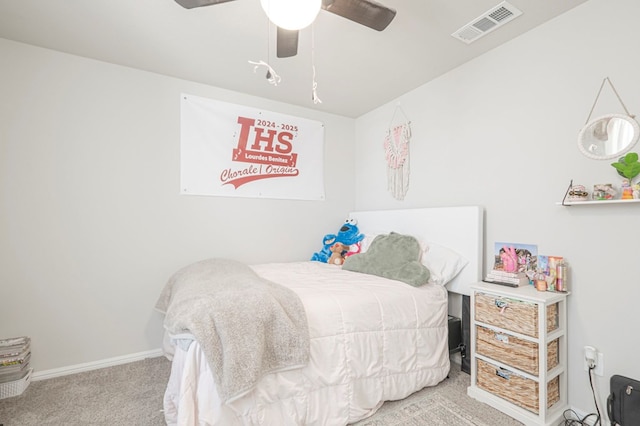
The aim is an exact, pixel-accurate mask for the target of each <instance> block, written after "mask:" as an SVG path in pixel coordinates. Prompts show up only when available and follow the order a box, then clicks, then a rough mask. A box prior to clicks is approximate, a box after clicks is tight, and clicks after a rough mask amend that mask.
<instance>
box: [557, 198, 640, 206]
mask: <svg viewBox="0 0 640 426" xmlns="http://www.w3.org/2000/svg"><path fill="white" fill-rule="evenodd" d="M634 203H640V200H637V199H634V200H590V201H565V202H564V204H563V203H562V201H558V202H557V203H556V205H558V206H584V205H593V204H602V205H604V204H634Z"/></svg>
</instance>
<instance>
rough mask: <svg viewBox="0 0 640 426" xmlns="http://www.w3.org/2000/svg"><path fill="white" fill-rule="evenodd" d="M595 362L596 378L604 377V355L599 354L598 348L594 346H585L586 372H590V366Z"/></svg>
mask: <svg viewBox="0 0 640 426" xmlns="http://www.w3.org/2000/svg"><path fill="white" fill-rule="evenodd" d="M591 362H593V363H594V364H595V368H594V369H593V372H594V373H596V376H603V375H604V354H603V353H602V352H598V351H597V350H596V348H594V347H593V346H585V347H584V370H585V371H589V365H590V363H591Z"/></svg>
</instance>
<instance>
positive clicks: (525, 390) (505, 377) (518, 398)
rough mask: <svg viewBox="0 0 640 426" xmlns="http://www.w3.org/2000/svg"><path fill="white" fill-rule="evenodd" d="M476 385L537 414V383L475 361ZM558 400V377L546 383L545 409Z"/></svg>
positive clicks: (508, 371) (486, 363) (483, 362)
mask: <svg viewBox="0 0 640 426" xmlns="http://www.w3.org/2000/svg"><path fill="white" fill-rule="evenodd" d="M476 366H477V384H478V387H479V388H481V389H484V390H486V391H487V392H491V393H492V394H494V395H496V396H499V397H500V398H503V399H506V400H507V401H509V402H511V403H513V404H515V405H518V406H520V407H522V408H525V409H527V410H529V411H532V412H534V413H536V414H538V405H539V401H538V385H539V384H538V382H536V381H535V380H531V379H527V378H526V377H523V376H520V375H518V374H517V373H515V372H513V371H510V370H506V369H504V368H500V367H497V366H495V365H492V364H490V363H488V362H485V361H483V360H481V359H478V360H477V364H476ZM559 400H560V380H559V378H558V376H556V377H554V378H553V379H552V380H550V381H549V382H548V383H547V408H549V407H551V406H552V405H553V404H555V403H556V402H558V401H559Z"/></svg>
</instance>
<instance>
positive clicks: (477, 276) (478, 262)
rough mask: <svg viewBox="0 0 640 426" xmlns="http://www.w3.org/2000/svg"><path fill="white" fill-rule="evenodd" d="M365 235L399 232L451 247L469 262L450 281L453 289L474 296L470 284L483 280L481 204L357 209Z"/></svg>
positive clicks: (449, 284)
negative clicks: (401, 208)
mask: <svg viewBox="0 0 640 426" xmlns="http://www.w3.org/2000/svg"><path fill="white" fill-rule="evenodd" d="M349 217H351V218H355V219H357V221H358V228H359V229H360V232H361V233H363V234H365V235H366V234H381V233H385V234H386V233H389V232H397V233H400V234H407V235H413V236H414V237H416V238H418V239H420V240H422V241H425V242H427V243H428V242H434V243H438V244H440V245H442V246H445V247H448V248H450V249H452V250H455V251H456V252H458V253H460V254H461V255H462V256H464V257H465V258H466V259H467V260H468V261H469V263H468V264H467V266H465V267H464V269H463V270H462V271H461V272H460V273H459V274H458V275H457V276H456V277H455V278H454V279H453V280H452V281H450V282H449V283H448V284H447V289H448V290H449V291H451V292H454V293H458V294H464V295H470V294H471V289H470V285H471V284H474V283H476V282H478V281H481V280H482V259H483V256H482V248H483V246H484V242H483V210H482V207H479V206H465V207H433V208H418V209H405V210H377V211H375V210H372V211H355V212H352V213H350V215H349Z"/></svg>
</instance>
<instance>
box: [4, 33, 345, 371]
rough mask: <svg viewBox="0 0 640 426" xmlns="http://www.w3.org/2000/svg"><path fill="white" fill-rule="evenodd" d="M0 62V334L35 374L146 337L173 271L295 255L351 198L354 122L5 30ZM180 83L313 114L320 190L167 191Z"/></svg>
mask: <svg viewBox="0 0 640 426" xmlns="http://www.w3.org/2000/svg"><path fill="white" fill-rule="evenodd" d="M0 57H1V58H2V64H3V65H2V66H1V67H0V338H1V337H5V338H6V337H13V336H19V335H28V336H30V337H31V338H32V354H33V355H32V365H33V367H34V368H35V370H36V372H40V371H42V370H51V369H60V368H64V367H68V366H73V365H76V364H84V363H92V362H96V361H99V360H104V359H109V358H115V357H121V356H125V355H129V354H134V353H138V352H146V351H149V350H154V349H157V348H160V346H161V336H162V322H161V321H162V318H161V316H160V315H159V314H158V313H156V312H155V311H154V310H153V307H154V305H155V302H156V299H157V297H158V295H159V294H160V291H161V289H162V287H163V285H164V283H165V282H166V280H167V279H168V277H169V276H170V275H171V274H172V273H173V272H175V271H176V270H177V269H178V268H180V267H182V266H184V265H186V264H188V263H190V262H193V261H196V260H200V259H203V258H207V257H214V256H220V257H229V258H234V259H238V260H242V261H246V262H249V263H257V262H267V261H282V260H307V259H309V258H310V256H311V254H312V253H313V252H314V251H317V250H319V249H320V248H321V247H322V237H323V235H324V234H326V233H328V232H337V230H338V229H339V227H340V225H341V224H342V223H343V221H344V218H345V217H346V216H347V214H348V212H349V211H351V210H352V209H353V205H354V200H355V195H354V184H353V183H352V182H353V178H352V177H351V176H353V175H352V173H353V165H354V155H355V154H354V148H353V136H354V120H352V119H346V118H343V117H339V116H335V115H329V114H323V113H318V112H316V111H313V110H310V109H304V108H299V107H294V106H290V105H285V104H280V103H274V102H270V101H267V100H264V99H258V98H253V97H249V96H245V95H242V94H239V93H233V92H229V91H224V90H219V89H216V88H212V87H207V86H203V85H199V84H195V83H191V82H187V81H182V80H178V79H174V78H169V77H164V76H160V75H156V74H151V73H147V72H141V71H137V70H133V69H128V68H124V67H120V66H115V65H111V64H106V63H101V62H97V61H93V60H88V59H84V58H80V57H76V56H71V55H67V54H63V53H59V52H54V51H50V50H45V49H40V48H36V47H33V46H28V45H24V44H19V43H14V42H11V41H7V40H3V39H0ZM251 72H252V71H251V68H247V74H248V75H251ZM265 84H266V83H265ZM181 92H186V93H190V94H194V95H198V96H203V97H210V98H215V99H218V100H222V101H226V102H232V103H236V104H242V105H247V106H251V107H255V108H262V109H267V110H271V111H277V112H280V113H284V114H291V115H296V116H299V117H304V118H308V119H312V120H318V121H321V122H324V123H325V166H324V168H325V191H326V200H325V201H323V202H317V201H291V200H268V199H245V198H221V197H195V196H183V195H179V189H180V186H179V185H180V183H179V176H180V173H179V172H180V156H179V154H180V140H179V124H180V123H179V118H180V103H179V95H180V93H181ZM332 170H340V171H341V172H340V174H336V173H331V171H332ZM310 225H313V226H310Z"/></svg>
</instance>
